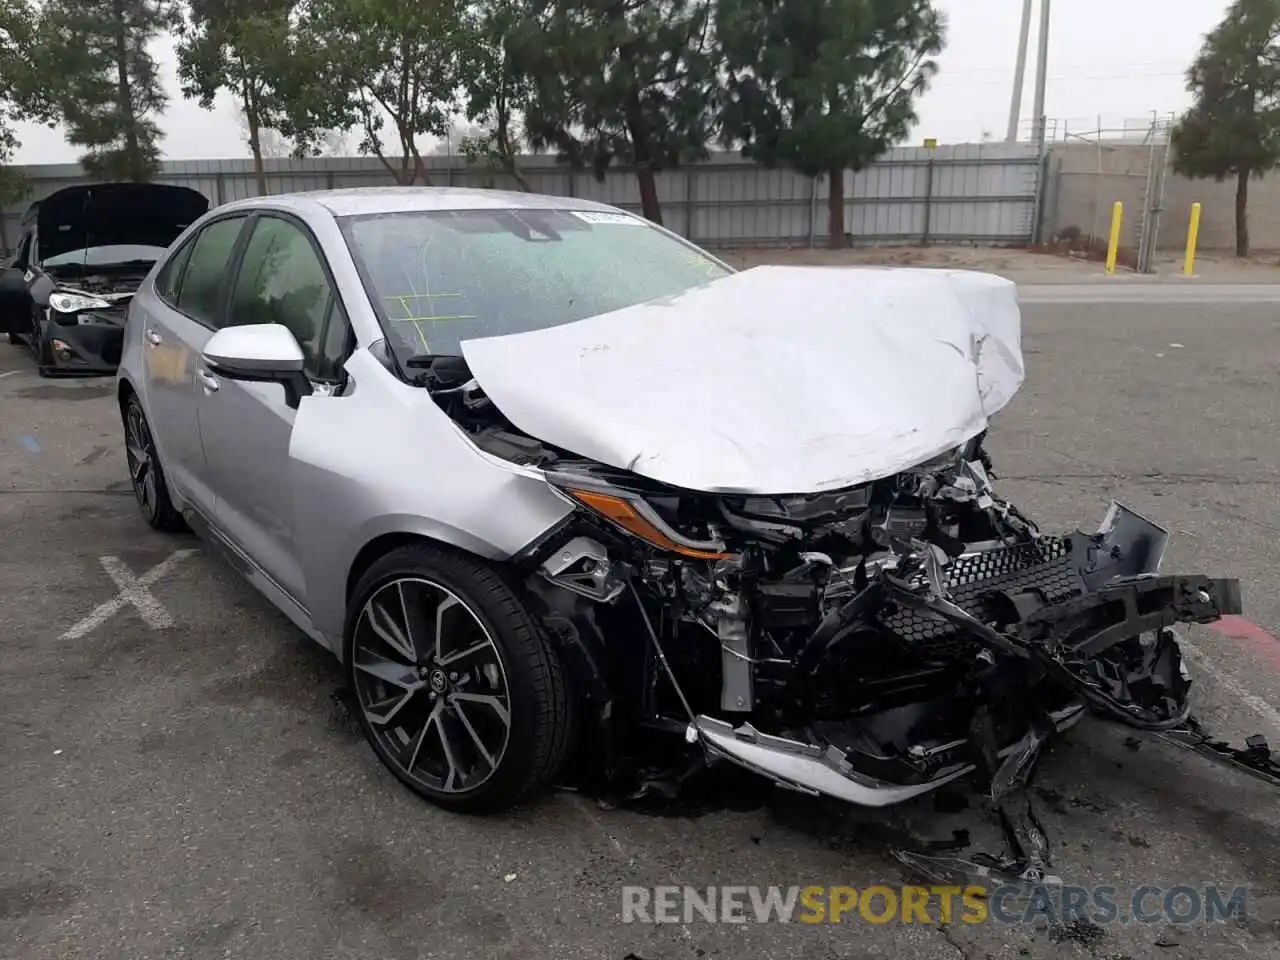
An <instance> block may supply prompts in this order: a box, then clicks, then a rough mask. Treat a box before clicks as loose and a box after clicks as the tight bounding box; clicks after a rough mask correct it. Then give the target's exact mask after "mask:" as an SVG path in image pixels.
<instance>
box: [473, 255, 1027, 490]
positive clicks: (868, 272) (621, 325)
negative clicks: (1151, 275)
mask: <svg viewBox="0 0 1280 960" xmlns="http://www.w3.org/2000/svg"><path fill="white" fill-rule="evenodd" d="M462 351H463V355H464V358H465V359H466V362H467V365H468V367H469V368H470V370H471V373H472V375H473V376H474V377H475V378H476V380H477V381H478V382H479V384H480V386H481V388H482V389H483V390H484V391H485V393H486V394H488V396H489V398H490V399H491V400H492V401H493V402H494V404H495V405H496V406H497V407H498V409H499V410H500V411H502V413H503V414H504V415H505V416H506V417H507V418H508V419H509V420H511V422H512V423H513V424H515V425H516V426H517V427H519V428H520V429H521V430H524V431H525V432H527V433H529V434H530V435H532V436H534V437H537V438H538V439H540V440H542V441H544V442H546V443H550V444H554V445H556V446H559V447H561V448H563V449H566V450H569V451H572V452H573V453H576V454H578V455H580V456H584V457H590V458H591V459H594V460H597V461H600V462H601V463H605V464H608V465H610V466H613V467H618V468H622V469H627V470H631V471H633V472H635V473H637V474H640V475H642V476H645V477H649V478H651V479H653V480H658V481H661V482H664V483H668V484H672V485H675V486H678V487H683V488H685V489H688V490H701V491H707V492H720V493H764V494H802V493H817V492H821V491H826V490H835V489H840V488H843V487H848V486H853V485H855V484H859V483H864V482H867V481H870V480H875V479H879V478H881V477H887V476H891V475H893V474H895V473H898V472H900V471H902V470H905V469H907V468H909V467H913V466H916V465H918V464H920V463H922V462H924V461H926V460H929V459H932V458H934V457H936V456H939V455H941V454H943V453H945V452H947V451H948V450H950V449H951V448H953V447H956V446H959V445H960V444H962V443H964V442H965V441H966V440H968V439H969V438H971V437H973V436H975V435H976V434H978V433H979V432H981V431H982V430H984V429H985V428H986V426H987V420H988V418H989V417H990V416H991V415H992V414H994V413H995V412H996V411H998V410H1000V409H1001V408H1002V407H1003V406H1004V405H1005V404H1007V403H1008V402H1009V400H1010V398H1012V397H1013V395H1014V393H1015V392H1016V391H1017V390H1018V388H1019V387H1020V386H1021V384H1022V379H1023V362H1022V349H1021V316H1020V313H1019V309H1018V301H1017V287H1016V285H1015V284H1013V283H1012V282H1011V281H1008V280H1005V279H1003V278H1002V277H997V276H993V275H990V274H983V273H974V272H968V271H946V270H929V269H904V268H874V267H865V268H864V267H846V268H839V267H775V266H763V267H755V268H753V269H750V270H745V271H742V272H740V273H736V274H734V275H732V276H730V277H726V278H723V279H720V280H715V281H712V282H710V283H708V284H706V285H703V286H701V287H697V288H694V289H692V290H689V291H686V292H684V293H682V294H680V295H678V296H676V297H672V298H668V299H663V300H656V301H650V302H648V303H644V304H640V305H637V306H633V307H628V308H626V309H622V310H617V311H613V312H611V313H606V314H600V315H598V316H594V317H589V318H587V319H585V320H580V321H576V322H574V323H568V324H564V325H562V326H557V327H550V328H547V329H542V330H535V331H531V332H528V333H519V334H511V335H507V336H499V337H487V338H482V339H476V340H468V341H464V343H463V344H462Z"/></svg>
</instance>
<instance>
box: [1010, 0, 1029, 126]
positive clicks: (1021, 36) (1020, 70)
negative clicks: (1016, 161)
mask: <svg viewBox="0 0 1280 960" xmlns="http://www.w3.org/2000/svg"><path fill="white" fill-rule="evenodd" d="M1030 37H1031V0H1022V29H1021V31H1020V32H1019V33H1018V60H1017V63H1016V65H1015V66H1014V68H1013V100H1012V101H1011V102H1010V103H1009V131H1008V135H1007V136H1006V137H1005V139H1006V140H1007V141H1008V142H1009V143H1017V142H1018V119H1019V114H1020V113H1021V111H1022V83H1023V81H1024V80H1025V79H1026V76H1027V41H1028V40H1029V39H1030Z"/></svg>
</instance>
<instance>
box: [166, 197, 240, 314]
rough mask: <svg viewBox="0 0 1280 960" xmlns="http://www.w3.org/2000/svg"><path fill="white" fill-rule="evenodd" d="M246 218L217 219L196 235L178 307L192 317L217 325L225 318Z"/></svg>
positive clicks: (185, 271) (183, 277)
mask: <svg viewBox="0 0 1280 960" xmlns="http://www.w3.org/2000/svg"><path fill="white" fill-rule="evenodd" d="M244 221H245V218H244V217H243V216H240V217H228V218H227V219H225V220H215V221H214V222H213V223H211V224H209V225H208V226H207V227H205V228H204V229H203V230H202V231H200V235H199V236H198V237H196V239H195V243H194V245H193V246H192V248H191V257H190V259H189V260H188V261H187V266H186V269H185V270H184V271H183V272H182V281H181V286H180V289H179V290H178V299H177V304H176V305H177V307H178V309H179V310H181V311H182V312H183V313H185V314H186V315H187V316H189V317H191V319H193V320H196V321H198V322H199V323H202V324H204V325H205V326H207V327H214V328H216V327H217V326H218V325H219V323H220V321H221V319H222V304H223V297H224V294H225V292H226V288H227V283H228V281H229V279H230V278H229V277H228V270H227V268H228V266H229V265H230V263H231V255H232V253H234V252H235V248H236V241H237V240H238V239H239V237H240V230H241V228H242V227H243V226H244Z"/></svg>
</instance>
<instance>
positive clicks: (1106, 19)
mask: <svg viewBox="0 0 1280 960" xmlns="http://www.w3.org/2000/svg"><path fill="white" fill-rule="evenodd" d="M939 5H940V6H941V8H942V9H944V10H945V11H946V12H947V15H948V17H949V20H950V29H949V36H948V43H947V48H946V50H945V51H944V52H943V54H942V56H941V58H940V64H941V72H940V73H939V75H938V77H937V78H936V80H935V81H934V85H933V88H932V89H931V90H930V91H929V93H927V94H926V95H925V97H924V99H923V100H922V101H921V103H920V121H921V122H920V125H919V127H918V129H917V131H916V136H915V138H914V140H915V142H919V140H920V139H921V138H923V137H937V138H938V140H939V141H941V142H943V143H962V142H972V141H977V140H980V139H982V137H983V136H984V134H985V135H988V136H992V137H995V138H1003V136H1004V134H1005V129H1006V126H1007V123H1008V116H1009V99H1010V96H1011V92H1012V79H1013V64H1014V59H1015V57H1016V53H1017V40H1018V26H1019V22H1020V18H1021V13H1022V0H939ZM1227 5H1228V4H1227V0H1056V2H1055V3H1054V4H1053V23H1052V29H1051V31H1050V43H1049V71H1048V73H1049V81H1048V95H1047V98H1046V107H1045V112H1046V114H1047V115H1048V116H1049V117H1051V118H1057V119H1058V121H1059V124H1060V125H1061V123H1063V122H1065V123H1066V124H1067V125H1068V126H1069V128H1070V129H1072V130H1083V129H1086V128H1093V127H1096V126H1097V123H1098V117H1099V115H1101V117H1102V122H1103V125H1104V126H1108V127H1119V126H1120V125H1121V124H1122V123H1123V122H1124V121H1133V120H1138V119H1141V118H1144V117H1150V116H1151V113H1152V111H1158V112H1160V113H1162V114H1167V113H1169V112H1172V111H1178V110H1181V109H1183V108H1184V107H1185V106H1186V104H1187V102H1188V97H1187V94H1186V92H1185V90H1184V83H1183V73H1184V71H1185V70H1186V67H1187V65H1188V63H1189V62H1190V60H1191V58H1192V57H1193V56H1194V55H1195V53H1196V51H1197V50H1198V49H1199V46H1200V42H1201V40H1202V39H1203V37H1204V34H1205V33H1207V32H1208V31H1209V30H1210V29H1212V28H1213V26H1214V24H1215V23H1217V21H1218V20H1219V19H1220V18H1221V16H1222V13H1223V11H1224V10H1225V9H1226V7H1227ZM1038 19H1039V10H1038V4H1037V9H1036V12H1035V14H1034V16H1033V19H1032V36H1031V43H1030V46H1029V50H1028V59H1029V61H1030V62H1029V65H1028V69H1027V76H1026V81H1025V84H1024V96H1023V101H1024V106H1023V110H1022V116H1023V122H1024V129H1025V128H1026V126H1025V125H1026V124H1028V123H1029V122H1030V116H1031V103H1032V95H1033V91H1034V89H1035V54H1036V45H1037V39H1036V28H1037V24H1038ZM158 53H159V54H160V56H161V58H162V69H163V72H164V75H165V78H166V81H167V84H168V87H169V90H170V93H171V94H172V101H171V103H170V105H169V109H168V110H167V111H166V112H165V114H164V116H163V118H162V119H161V126H162V128H163V129H164V131H165V133H166V135H167V136H166V137H165V140H164V144H163V149H164V154H165V157H166V158H168V159H173V160H180V159H181V160H185V159H199V158H203V157H210V158H212V157H245V156H248V148H247V147H246V146H245V143H244V134H243V133H242V131H241V128H240V124H239V121H238V118H237V115H236V113H235V111H234V109H233V108H232V107H231V105H230V103H229V101H223V102H220V103H219V105H218V107H217V108H216V109H215V110H213V111H212V112H209V111H205V110H201V109H200V107H199V106H198V105H197V104H195V103H194V102H191V101H184V100H183V99H182V98H181V95H180V93H179V92H178V88H177V82H176V80H175V77H174V58H173V49H172V45H171V44H168V43H166V44H164V45H163V48H162V49H161V50H159V51H158ZM20 134H21V138H22V141H23V145H22V149H21V150H19V151H18V154H17V156H16V162H18V163H24V164H25V163H65V162H69V161H74V160H75V158H76V156H77V151H76V150H74V149H73V148H71V147H68V146H67V145H66V143H65V142H64V141H63V139H62V135H61V132H60V131H57V130H49V129H47V128H41V127H35V128H31V127H25V128H23V129H22V130H21V131H20ZM1060 135H1061V134H1060V133H1059V136H1060ZM352 139H353V140H354V138H352Z"/></svg>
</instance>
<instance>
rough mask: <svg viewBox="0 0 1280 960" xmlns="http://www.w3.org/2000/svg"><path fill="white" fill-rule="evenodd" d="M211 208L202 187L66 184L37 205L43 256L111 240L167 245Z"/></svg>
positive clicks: (33, 209)
mask: <svg viewBox="0 0 1280 960" xmlns="http://www.w3.org/2000/svg"><path fill="white" fill-rule="evenodd" d="M208 209H209V201H208V199H207V198H206V197H205V196H204V194H202V193H200V192H199V191H197V190H192V189H190V188H189V187H175V186H170V185H168V184H161V183H94V184H83V185H78V186H74V187H67V188H66V189H63V190H59V191H57V192H56V193H53V194H50V195H49V196H47V197H45V198H44V199H43V200H40V201H38V202H37V203H35V204H32V206H31V209H30V210H29V211H28V213H27V217H31V216H33V215H34V216H35V218H36V231H37V233H38V235H39V244H40V259H41V260H45V259H48V258H50V257H55V256H57V255H58V254H61V253H67V252H69V251H71V250H82V249H84V248H85V247H87V246H91V245H92V246H105V245H107V244H142V245H146V246H155V247H167V246H168V245H169V244H171V243H173V241H174V240H176V239H177V238H178V235H179V234H181V233H182V231H183V230H185V229H186V228H187V227H188V226H189V225H190V224H191V223H192V222H193V221H195V220H197V219H199V218H200V217H201V216H203V215H204V213H205V212H206V211H207V210H208Z"/></svg>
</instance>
